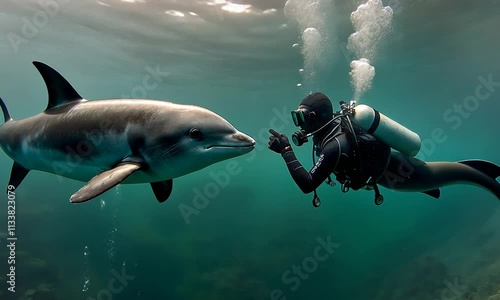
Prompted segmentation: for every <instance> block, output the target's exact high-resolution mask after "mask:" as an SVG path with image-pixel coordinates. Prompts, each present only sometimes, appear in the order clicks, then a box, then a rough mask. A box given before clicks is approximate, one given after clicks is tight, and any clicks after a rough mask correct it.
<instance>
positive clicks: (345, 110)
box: [312, 101, 384, 207]
mask: <svg viewBox="0 0 500 300" xmlns="http://www.w3.org/2000/svg"><path fill="white" fill-rule="evenodd" d="M355 105H356V102H355V101H351V103H350V104H347V103H345V102H344V101H341V102H340V107H341V110H340V111H338V112H337V113H335V114H334V117H333V119H332V122H334V121H335V120H337V119H339V120H340V121H339V122H338V123H337V125H336V126H335V127H334V128H333V129H332V130H331V131H330V133H328V134H327V135H326V136H325V138H324V139H323V141H322V142H321V146H320V149H322V148H323V147H324V146H325V145H326V144H327V143H329V142H331V141H332V140H333V139H336V138H337V137H338V136H339V135H341V134H342V133H344V131H343V129H344V128H347V130H348V132H349V134H348V135H350V136H351V138H352V140H353V142H354V145H355V147H354V151H353V158H356V157H357V159H356V161H357V168H356V169H355V170H356V175H355V177H357V179H358V180H359V178H362V175H363V172H362V166H361V151H360V148H359V143H358V139H357V136H356V131H355V130H354V127H353V126H352V122H351V118H350V116H352V115H354V113H355V111H354V107H355ZM377 123H378V122H377ZM342 124H343V125H344V126H342ZM339 127H340V129H341V130H338V129H339ZM370 129H371V128H370ZM368 133H370V132H368ZM370 134H371V133H370ZM339 147H340V144H339ZM315 151H316V146H313V150H312V160H313V165H315V164H316V159H315ZM341 155H342V154H341V151H340V149H339V158H338V159H337V164H338V163H339V161H340V159H341ZM335 167H336V166H335ZM335 167H334V169H335ZM337 180H339V177H338V176H337ZM339 182H341V186H340V189H341V191H342V192H343V193H347V192H348V191H349V190H350V189H351V186H352V181H351V179H349V178H340V180H339ZM326 184H328V185H329V186H331V187H333V186H335V185H336V183H335V182H334V181H333V180H332V178H331V176H330V175H328V179H327V181H326ZM360 188H366V189H373V190H374V192H375V204H376V205H380V204H382V202H383V201H384V196H382V195H381V194H380V191H379V189H378V185H377V182H376V179H375V178H373V176H371V177H370V178H369V179H368V180H367V181H366V182H363V183H362V184H361V186H360V187H359V188H357V189H360ZM312 202H313V206H314V207H319V206H320V205H321V200H320V199H319V197H318V194H317V192H316V189H315V190H314V198H313V201H312Z"/></svg>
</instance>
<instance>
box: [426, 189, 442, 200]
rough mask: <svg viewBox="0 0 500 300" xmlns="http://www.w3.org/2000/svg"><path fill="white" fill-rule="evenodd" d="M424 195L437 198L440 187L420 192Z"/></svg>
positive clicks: (439, 194)
mask: <svg viewBox="0 0 500 300" xmlns="http://www.w3.org/2000/svg"><path fill="white" fill-rule="evenodd" d="M422 193H424V194H426V195H429V196H431V197H434V198H436V199H439V196H441V190H440V189H434V190H430V191H425V192H422Z"/></svg>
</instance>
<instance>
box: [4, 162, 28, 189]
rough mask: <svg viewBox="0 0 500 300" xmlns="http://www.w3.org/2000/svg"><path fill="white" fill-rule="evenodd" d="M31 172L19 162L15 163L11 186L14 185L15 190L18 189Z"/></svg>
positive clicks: (10, 180) (11, 174) (11, 175)
mask: <svg viewBox="0 0 500 300" xmlns="http://www.w3.org/2000/svg"><path fill="white" fill-rule="evenodd" d="M29 171H30V170H28V169H26V168H25V167H23V166H21V165H20V164H18V163H17V162H14V164H13V165H12V171H11V172H10V179H9V186H10V185H12V186H13V187H14V189H17V187H18V186H19V185H20V184H21V182H22V181H23V180H24V178H25V177H26V175H28V172H29Z"/></svg>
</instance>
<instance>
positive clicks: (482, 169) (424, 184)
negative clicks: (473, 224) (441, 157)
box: [377, 152, 500, 199]
mask: <svg viewBox="0 0 500 300" xmlns="http://www.w3.org/2000/svg"><path fill="white" fill-rule="evenodd" d="M499 176H500V167H499V166H497V165H495V164H493V163H490V162H486V161H469V162H467V161H464V162H431V163H425V162H423V161H421V160H419V159H416V158H412V157H407V156H404V155H403V154H401V153H398V152H393V153H392V154H391V160H390V162H389V165H388V167H387V170H386V171H385V172H384V174H383V175H382V177H381V178H380V179H379V181H378V182H377V183H378V184H380V185H382V186H384V187H386V188H389V189H393V190H400V191H413V192H427V191H432V190H436V189H438V188H440V187H443V186H447V185H452V184H458V183H464V184H473V185H477V186H481V187H483V188H485V189H487V190H489V191H490V192H492V193H493V194H495V196H497V198H498V199H500V183H499V182H498V181H496V178H497V177H499Z"/></svg>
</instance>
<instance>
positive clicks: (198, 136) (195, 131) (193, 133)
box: [189, 128, 203, 140]
mask: <svg viewBox="0 0 500 300" xmlns="http://www.w3.org/2000/svg"><path fill="white" fill-rule="evenodd" d="M189 136H190V137H191V138H193V139H195V140H201V139H202V138H203V134H202V133H201V131H200V130H199V129H198V128H193V129H191V131H189Z"/></svg>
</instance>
